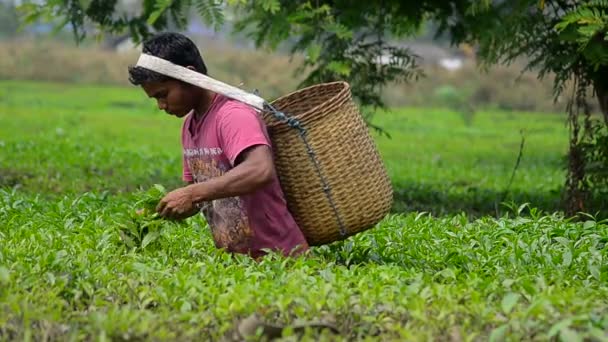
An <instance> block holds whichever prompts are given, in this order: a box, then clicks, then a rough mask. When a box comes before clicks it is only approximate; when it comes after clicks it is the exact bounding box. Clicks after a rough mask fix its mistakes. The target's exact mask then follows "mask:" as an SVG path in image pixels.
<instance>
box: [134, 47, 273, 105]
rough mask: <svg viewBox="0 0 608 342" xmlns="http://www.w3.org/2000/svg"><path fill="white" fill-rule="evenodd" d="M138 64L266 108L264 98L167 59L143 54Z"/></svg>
mask: <svg viewBox="0 0 608 342" xmlns="http://www.w3.org/2000/svg"><path fill="white" fill-rule="evenodd" d="M136 66H138V67H142V68H145V69H148V70H152V71H155V72H157V73H159V74H162V75H165V76H169V77H172V78H175V79H178V80H180V81H184V82H186V83H189V84H192V85H195V86H197V87H200V88H203V89H207V90H211V91H213V92H216V93H218V94H222V95H224V96H226V97H229V98H231V99H234V100H237V101H240V102H243V103H245V104H248V105H250V106H252V107H254V108H256V109H258V110H263V109H264V103H265V102H266V101H265V100H264V99H263V98H261V97H259V96H257V95H255V94H251V93H248V92H246V91H244V90H242V89H240V88H237V87H234V86H231V85H228V84H226V83H223V82H220V81H218V80H215V79H213V78H211V77H209V76H206V75H203V74H201V73H199V72H196V71H194V70H190V69H188V68H185V67H183V66H180V65H176V64H173V63H171V62H169V61H167V60H165V59H162V58H158V57H156V56H152V55H148V54H141V56H139V59H138V60H137V64H136Z"/></svg>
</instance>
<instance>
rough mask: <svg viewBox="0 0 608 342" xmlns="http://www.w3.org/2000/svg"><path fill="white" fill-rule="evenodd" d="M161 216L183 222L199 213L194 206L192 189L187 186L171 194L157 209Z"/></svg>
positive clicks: (166, 196) (167, 195)
mask: <svg viewBox="0 0 608 342" xmlns="http://www.w3.org/2000/svg"><path fill="white" fill-rule="evenodd" d="M156 211H157V212H158V213H159V214H160V216H162V217H164V218H168V219H173V220H182V219H185V218H188V217H190V216H192V215H194V214H196V213H197V212H198V209H197V208H196V206H195V205H194V202H193V195H192V187H190V186H186V187H183V188H179V189H176V190H173V191H171V192H169V193H168V194H166V195H165V197H163V199H161V200H160V202H159V203H158V206H157V207H156Z"/></svg>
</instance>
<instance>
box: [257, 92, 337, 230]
mask: <svg viewBox="0 0 608 342" xmlns="http://www.w3.org/2000/svg"><path fill="white" fill-rule="evenodd" d="M264 107H265V109H266V110H267V111H268V112H270V113H271V114H272V116H273V117H274V118H275V119H277V120H279V121H281V122H284V123H286V124H287V125H288V126H289V127H291V128H294V129H296V130H297V131H298V133H299V136H300V138H301V139H302V141H303V142H304V146H306V152H307V153H308V156H309V157H310V159H311V161H312V163H313V165H314V167H315V171H316V172H317V175H318V176H319V179H320V180H321V185H322V186H323V192H324V193H325V196H326V197H327V200H328V202H329V205H330V206H331V208H332V210H333V212H334V215H335V216H336V220H337V221H338V226H339V227H340V235H342V236H346V228H345V227H344V222H343V221H342V217H340V213H339V212H338V208H337V207H336V204H335V202H334V200H333V197H332V195H331V187H330V186H329V183H328V182H327V179H325V177H324V176H323V173H322V172H321V167H320V165H319V162H318V161H317V156H316V154H315V151H314V150H313V148H312V146H310V143H309V142H308V139H307V137H306V133H307V131H306V128H304V127H303V126H302V124H301V123H300V120H298V119H296V118H294V117H291V116H288V115H287V114H285V113H284V112H282V111H279V110H277V109H276V108H274V107H273V106H272V105H271V104H270V103H268V102H264Z"/></svg>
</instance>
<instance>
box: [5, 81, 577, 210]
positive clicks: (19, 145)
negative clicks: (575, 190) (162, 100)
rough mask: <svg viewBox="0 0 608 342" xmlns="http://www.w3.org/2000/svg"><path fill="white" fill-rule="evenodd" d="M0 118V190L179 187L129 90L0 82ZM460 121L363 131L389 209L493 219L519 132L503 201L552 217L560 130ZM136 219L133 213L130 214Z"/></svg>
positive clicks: (405, 120) (175, 156) (154, 129)
mask: <svg viewBox="0 0 608 342" xmlns="http://www.w3.org/2000/svg"><path fill="white" fill-rule="evenodd" d="M434 103H436V104H437V105H440V103H439V102H438V101H435V102H434ZM0 112H1V113H10V115H6V116H0V147H1V148H2V151H3V153H1V154H0V185H2V186H7V187H18V189H20V190H19V191H23V192H27V193H33V194H40V196H43V197H45V198H47V197H48V198H53V197H55V196H63V195H76V194H80V193H83V192H87V191H91V190H96V191H99V192H102V191H105V192H108V193H109V194H125V193H131V192H133V191H137V192H138V193H139V192H140V191H141V192H145V191H147V190H148V189H152V188H153V186H154V184H162V185H163V186H164V187H165V188H166V189H173V188H175V187H177V186H180V185H181V184H182V181H181V177H180V176H181V159H180V156H181V154H180V143H179V132H180V127H181V126H180V125H181V121H180V120H176V119H175V118H173V117H169V116H167V115H165V114H164V113H163V112H161V111H159V110H158V108H157V107H156V106H155V103H154V102H153V101H150V100H149V99H148V98H147V97H146V96H145V94H144V93H143V92H142V91H141V90H140V89H138V88H136V87H130V88H120V87H107V86H106V87H101V86H92V85H82V84H74V85H68V84H59V83H33V82H15V81H4V82H0ZM469 119H470V121H463V118H462V116H461V114H459V113H457V112H453V111H450V110H447V109H444V108H437V109H433V108H429V107H427V108H409V109H399V110H395V111H392V112H388V113H378V115H376V116H375V117H374V119H373V122H372V123H373V124H376V125H379V126H382V127H386V130H387V131H388V133H389V134H391V136H392V139H388V138H385V137H379V136H377V137H376V141H377V143H378V145H379V148H380V152H381V154H382V157H383V160H384V161H385V163H386V165H387V167H388V170H389V175H390V177H391V179H392V181H393V186H394V188H395V192H396V198H395V200H396V205H395V210H396V211H399V212H402V211H405V212H409V211H427V212H431V213H433V214H434V215H445V214H451V213H455V212H461V211H462V212H466V213H467V214H469V215H471V216H480V215H486V214H490V215H495V214H496V212H497V208H498V210H499V211H502V210H503V208H502V206H501V205H500V200H502V198H503V192H504V191H505V190H506V188H507V185H508V184H509V180H510V177H511V170H512V169H513V165H514V164H515V162H516V159H517V155H518V150H519V145H520V140H521V136H520V131H521V130H522V129H523V130H524V131H525V136H526V147H525V151H524V157H523V159H522V161H521V165H520V167H519V169H518V171H517V173H516V175H515V179H514V181H513V185H512V186H511V188H510V192H509V196H508V197H506V200H507V201H515V202H517V203H525V202H530V203H533V204H534V206H536V207H538V208H542V209H544V210H548V211H552V210H556V209H558V208H559V197H560V196H559V189H560V188H561V183H562V179H563V176H564V172H563V170H562V169H561V166H560V164H561V159H562V155H563V154H564V151H565V149H566V146H567V143H568V141H567V138H566V137H567V135H566V132H567V131H566V127H564V124H563V120H562V119H561V118H560V117H559V116H555V115H550V114H546V113H545V114H536V113H515V112H502V111H485V110H478V111H477V112H476V113H475V116H473V117H471V118H469ZM15 132H19V134H15ZM139 208H141V207H140V206H137V205H136V204H135V203H133V204H132V206H130V207H129V213H132V212H134V211H135V210H137V209H139ZM127 219H128V220H130V216H127V218H125V220H127Z"/></svg>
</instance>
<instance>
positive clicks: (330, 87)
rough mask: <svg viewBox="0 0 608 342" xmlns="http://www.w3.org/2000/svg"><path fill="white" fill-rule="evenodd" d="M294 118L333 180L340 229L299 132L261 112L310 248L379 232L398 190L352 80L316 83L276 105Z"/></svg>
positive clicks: (324, 172) (327, 176) (285, 188)
mask: <svg viewBox="0 0 608 342" xmlns="http://www.w3.org/2000/svg"><path fill="white" fill-rule="evenodd" d="M271 105H272V106H273V107H275V108H276V109H277V110H279V111H282V112H284V113H285V114H286V115H288V116H291V117H295V118H296V119H298V120H299V121H300V123H301V124H302V126H303V127H304V128H305V129H306V130H307V134H306V136H307V139H308V142H309V144H310V146H311V147H312V150H313V151H314V153H315V157H316V159H317V161H318V163H319V165H320V169H321V174H322V176H323V177H324V178H325V180H326V181H327V184H328V185H329V188H330V194H331V197H332V199H333V203H334V204H335V207H336V208H337V212H338V215H339V217H340V218H341V220H342V222H343V226H344V228H345V230H346V234H344V235H343V234H341V233H340V225H339V221H338V219H337V216H336V213H335V211H334V210H333V208H332V206H331V204H330V201H329V200H328V197H327V194H326V192H325V191H324V189H323V183H322V181H321V179H320V177H319V174H318V173H317V171H316V168H315V166H314V163H313V162H312V161H311V159H310V156H309V154H308V152H307V148H306V146H305V144H304V142H303V141H302V139H301V137H300V135H299V132H298V131H297V130H296V129H294V128H292V127H289V126H288V125H287V124H286V123H284V122H280V121H278V120H277V119H275V118H274V117H273V116H272V114H271V113H270V112H269V111H264V112H262V115H263V118H264V121H265V122H266V124H267V127H268V131H269V134H270V136H271V140H272V142H273V145H274V153H275V164H276V168H277V173H278V175H279V178H280V182H281V187H282V189H283V192H284V193H285V196H286V200H287V205H288V207H289V210H290V211H291V213H292V215H294V218H295V220H296V222H297V223H298V225H299V227H300V229H301V230H302V232H303V233H304V235H305V237H306V239H307V241H308V243H309V244H310V245H311V246H317V245H324V244H328V243H332V242H335V241H338V240H343V239H346V238H347V237H349V236H352V235H354V234H357V233H360V232H362V231H365V230H367V229H370V228H372V227H373V226H374V225H375V224H377V223H378V222H379V221H380V220H382V219H383V218H384V217H385V216H386V214H388V212H389V211H390V208H391V206H392V203H393V189H392V187H391V182H390V179H389V177H388V174H387V172H386V169H385V167H384V164H383V162H382V159H381V157H380V154H379V152H378V150H377V148H376V145H375V144H374V141H373V139H372V137H371V135H370V134H369V130H368V128H367V125H366V124H365V121H364V120H363V118H362V116H361V115H360V113H359V110H358V108H357V106H356V104H355V103H354V102H353V100H352V96H351V92H350V86H349V85H348V83H345V82H332V83H324V84H317V85H314V86H311V87H308V88H304V89H300V90H298V91H296V92H294V93H291V94H288V95H285V96H283V97H281V98H279V99H277V100H275V101H273V102H272V103H271Z"/></svg>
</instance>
